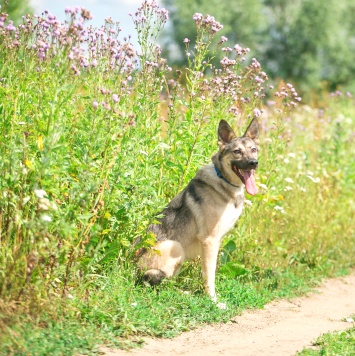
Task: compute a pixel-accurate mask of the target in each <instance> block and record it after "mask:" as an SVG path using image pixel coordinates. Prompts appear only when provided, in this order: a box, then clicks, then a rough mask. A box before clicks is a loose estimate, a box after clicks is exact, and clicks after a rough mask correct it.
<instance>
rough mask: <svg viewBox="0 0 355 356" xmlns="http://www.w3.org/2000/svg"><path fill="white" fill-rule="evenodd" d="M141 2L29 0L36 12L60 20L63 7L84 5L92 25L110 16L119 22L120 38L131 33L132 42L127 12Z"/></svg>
mask: <svg viewBox="0 0 355 356" xmlns="http://www.w3.org/2000/svg"><path fill="white" fill-rule="evenodd" d="M142 2H143V0H56V1H53V0H30V4H31V6H32V7H33V8H34V9H35V13H36V14H38V15H40V14H41V13H42V12H43V11H44V10H48V11H49V12H50V13H51V14H53V15H55V16H57V18H58V19H59V20H61V21H64V20H65V13H64V9H65V8H66V7H74V6H81V7H84V8H85V9H87V10H89V11H90V12H91V14H92V15H93V16H94V18H93V19H92V20H90V22H89V24H91V25H93V26H94V27H100V26H101V25H103V24H104V20H105V19H106V18H108V17H112V20H114V21H119V22H120V27H121V28H122V32H121V35H122V38H123V37H124V36H128V35H131V36H132V41H133V43H134V44H135V43H136V38H137V36H136V34H135V29H134V25H133V22H132V19H131V17H130V16H129V15H128V14H129V13H134V12H135V11H136V10H137V9H138V7H139V6H140V5H141V3H142ZM157 2H158V3H160V1H157Z"/></svg>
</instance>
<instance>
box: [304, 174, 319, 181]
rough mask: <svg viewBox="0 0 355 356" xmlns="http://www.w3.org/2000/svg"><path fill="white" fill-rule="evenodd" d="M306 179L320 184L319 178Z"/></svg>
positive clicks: (310, 177)
mask: <svg viewBox="0 0 355 356" xmlns="http://www.w3.org/2000/svg"><path fill="white" fill-rule="evenodd" d="M307 178H309V179H310V180H311V181H312V182H313V183H319V182H320V178H319V177H317V178H314V177H312V176H310V175H308V176H307Z"/></svg>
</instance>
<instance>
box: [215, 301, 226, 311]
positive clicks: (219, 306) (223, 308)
mask: <svg viewBox="0 0 355 356" xmlns="http://www.w3.org/2000/svg"><path fill="white" fill-rule="evenodd" d="M216 306H217V308H218V309H221V310H226V309H227V304H226V303H221V302H219V303H217V304H216Z"/></svg>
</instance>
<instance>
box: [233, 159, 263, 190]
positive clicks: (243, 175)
mask: <svg viewBox="0 0 355 356" xmlns="http://www.w3.org/2000/svg"><path fill="white" fill-rule="evenodd" d="M232 167H233V171H234V173H235V174H236V175H237V176H238V177H239V178H240V180H241V181H242V182H243V183H244V185H245V190H246V191H247V193H248V194H250V195H255V194H256V193H257V192H258V188H257V187H256V184H255V179H254V169H251V170H249V171H245V170H243V169H239V168H237V167H236V166H235V165H233V166H232Z"/></svg>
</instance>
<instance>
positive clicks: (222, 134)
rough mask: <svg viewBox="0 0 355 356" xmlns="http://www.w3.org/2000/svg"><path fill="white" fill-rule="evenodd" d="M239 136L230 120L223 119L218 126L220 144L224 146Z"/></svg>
mask: <svg viewBox="0 0 355 356" xmlns="http://www.w3.org/2000/svg"><path fill="white" fill-rule="evenodd" d="M236 137H237V136H236V135H235V133H234V132H233V130H232V128H231V127H230V126H229V124H228V122H227V121H225V120H221V121H220V122H219V126H218V146H219V147H220V148H222V147H223V146H224V145H226V144H227V143H229V142H231V141H232V140H233V139H234V138H236Z"/></svg>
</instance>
